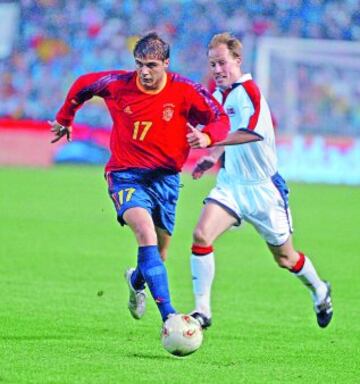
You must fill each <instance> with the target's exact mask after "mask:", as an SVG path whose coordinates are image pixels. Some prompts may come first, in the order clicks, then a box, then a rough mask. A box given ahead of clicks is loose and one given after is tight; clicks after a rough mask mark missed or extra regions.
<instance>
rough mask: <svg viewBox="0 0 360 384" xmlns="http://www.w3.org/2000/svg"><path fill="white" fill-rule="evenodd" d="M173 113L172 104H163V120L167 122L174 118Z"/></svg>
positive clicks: (173, 106)
mask: <svg viewBox="0 0 360 384" xmlns="http://www.w3.org/2000/svg"><path fill="white" fill-rule="evenodd" d="M174 111H175V105H174V104H171V103H167V104H164V105H163V115H162V118H163V120H165V121H167V122H169V121H170V120H171V119H172V118H173V116H174Z"/></svg>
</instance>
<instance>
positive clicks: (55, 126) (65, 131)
mask: <svg viewBox="0 0 360 384" xmlns="http://www.w3.org/2000/svg"><path fill="white" fill-rule="evenodd" d="M48 123H49V125H50V126H51V129H50V130H51V132H54V135H55V137H54V139H52V140H51V144H52V143H56V142H57V141H59V140H60V139H61V138H62V137H63V136H65V135H66V139H67V141H71V134H72V127H71V126H70V127H65V126H64V125H61V124H59V123H58V122H57V121H56V120H54V121H48Z"/></svg>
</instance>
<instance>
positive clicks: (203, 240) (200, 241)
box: [191, 202, 237, 328]
mask: <svg viewBox="0 0 360 384" xmlns="http://www.w3.org/2000/svg"><path fill="white" fill-rule="evenodd" d="M236 222H237V219H236V218H235V217H233V216H232V215H230V214H229V213H228V212H227V211H226V210H225V209H224V208H222V207H221V206H220V205H218V204H216V203H213V202H208V203H206V205H205V207H204V208H203V210H202V213H201V216H200V219H199V222H198V224H197V226H196V228H195V230H194V233H193V241H194V243H193V246H192V255H191V271H192V278H193V292H194V296H195V311H194V312H193V313H192V315H193V316H194V317H195V318H197V319H198V320H199V322H200V324H201V325H202V327H203V328H206V327H208V326H210V325H211V286H212V283H213V280H214V275H215V260H214V253H213V247H212V244H213V242H214V241H215V240H216V239H217V237H219V236H220V235H221V234H222V233H223V232H225V231H226V230H227V229H229V228H230V227H231V226H233V225H234V224H235V223H236Z"/></svg>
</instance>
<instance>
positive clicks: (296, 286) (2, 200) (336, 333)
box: [0, 167, 360, 384]
mask: <svg viewBox="0 0 360 384" xmlns="http://www.w3.org/2000/svg"><path fill="white" fill-rule="evenodd" d="M182 181H183V184H184V187H183V188H182V191H181V198H180V202H179V206H178V211H177V225H176V230H175V233H174V237H173V242H172V245H171V248H170V252H169V259H168V261H167V268H168V274H169V280H170V287H171V292H172V299H173V303H174V305H175V306H176V308H177V309H178V310H179V311H181V312H188V311H190V310H191V309H192V306H193V298H192V292H191V276H190V267H189V250H190V246H191V232H192V229H193V227H194V225H195V223H196V220H197V217H198V214H199V212H200V209H201V202H202V199H203V197H204V196H205V195H206V193H207V192H208V191H209V190H210V188H211V187H212V185H213V184H214V177H206V178H204V179H203V180H200V181H198V182H194V181H192V180H191V179H190V177H189V176H187V175H183V177H182ZM290 187H291V190H292V193H291V207H292V212H293V218H294V225H295V233H294V239H295V244H296V246H297V248H299V249H301V250H303V251H304V252H306V253H307V254H308V255H309V256H310V257H311V258H312V261H313V263H314V264H315V265H316V266H317V268H318V270H319V271H320V274H321V275H322V276H323V277H324V278H326V279H329V280H330V281H331V283H332V285H333V302H334V309H335V311H334V319H333V322H332V323H331V324H330V326H329V328H328V329H320V328H318V327H317V325H316V320H315V315H314V313H313V310H312V303H311V299H310V295H309V294H308V292H307V291H306V289H305V288H304V287H303V286H302V285H301V283H300V282H299V281H298V280H297V279H295V278H294V277H293V276H291V274H290V273H288V272H286V271H284V270H280V269H279V268H278V267H277V266H276V265H275V263H274V262H273V260H272V257H271V255H270V253H269V252H268V251H267V249H266V246H265V244H264V243H263V242H262V240H261V239H260V237H259V236H258V235H257V234H256V232H255V231H254V230H253V229H252V228H251V227H250V226H249V225H246V226H245V227H244V228H243V229H240V230H234V231H229V232H228V233H226V234H225V235H224V236H223V237H222V238H221V239H220V240H219V241H217V243H216V244H215V246H216V260H217V265H216V267H217V277H216V281H215V284H214V290H213V312H214V313H213V322H214V324H213V326H212V327H211V328H210V329H209V330H208V331H207V332H206V333H205V339H204V343H203V345H202V347H201V348H200V350H199V351H197V352H196V353H195V354H193V355H191V356H189V357H186V358H175V357H172V356H171V355H169V354H168V353H167V352H166V351H164V350H163V349H162V347H161V344H160V341H159V333H160V325H161V322H160V317H159V314H158V312H157V310H156V307H155V305H154V304H153V303H152V302H149V306H148V311H147V313H146V316H145V317H144V318H143V319H142V320H141V321H136V320H133V319H132V318H131V317H130V315H129V313H128V310H127V307H126V303H127V288H126V285H125V282H124V280H123V277H122V274H123V270H124V269H125V268H126V267H127V266H131V265H134V262H135V260H136V256H135V255H136V245H135V241H134V239H133V237H132V234H131V233H130V231H129V229H128V228H126V229H123V228H120V226H119V225H118V224H117V223H116V220H115V214H114V211H113V207H112V203H111V201H110V199H109V198H108V196H107V191H106V183H105V181H104V180H103V178H102V169H101V168H86V167H55V168H53V169H49V170H35V169H26V170H24V169H5V168H3V169H0V220H1V221H0V276H1V278H0V287H1V296H0V297H1V299H0V383H1V384H2V383H14V384H22V383H29V384H30V383H34V384H42V383H49V384H50V383H51V384H55V383H58V384H63V383H71V384H72V383H74V384H80V383H84V384H92V383H94V384H102V383H104V384H109V383H148V384H149V383H157V384H159V383H185V384H186V383H267V384H268V383H326V384H328V383H347V384H349V383H359V382H360V294H359V292H360V277H359V276H360V267H359V265H360V262H359V257H360V229H359V228H360V188H351V187H345V186H338V187H335V186H322V185H300V184H291V185H290Z"/></svg>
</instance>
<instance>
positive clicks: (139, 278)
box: [130, 267, 145, 291]
mask: <svg viewBox="0 0 360 384" xmlns="http://www.w3.org/2000/svg"><path fill="white" fill-rule="evenodd" d="M130 280H131V285H132V286H133V288H134V289H136V290H137V291H138V290H142V289H145V279H144V276H143V275H142V273H141V272H140V268H139V267H136V269H135V270H134V272H133V273H132V275H131V278H130Z"/></svg>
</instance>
